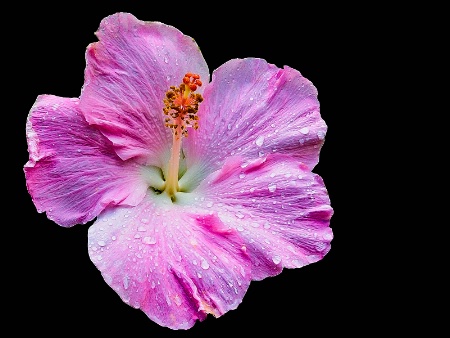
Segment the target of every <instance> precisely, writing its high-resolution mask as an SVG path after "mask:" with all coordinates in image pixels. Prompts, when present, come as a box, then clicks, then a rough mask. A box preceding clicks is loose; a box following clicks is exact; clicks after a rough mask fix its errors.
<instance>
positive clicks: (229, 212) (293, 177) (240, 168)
mask: <svg viewBox="0 0 450 338" xmlns="http://www.w3.org/2000/svg"><path fill="white" fill-rule="evenodd" d="M193 194H195V196H196V197H195V198H194V199H195V200H196V201H197V206H198V207H199V208H204V209H206V210H210V211H211V212H212V213H213V214H217V216H218V217H219V218H220V220H221V221H222V222H223V223H224V224H226V225H227V226H228V227H230V228H232V229H236V230H237V231H238V232H239V233H240V235H241V236H242V238H243V239H244V242H245V246H246V248H247V252H248V254H249V255H250V257H251V259H252V264H253V267H252V278H253V279H254V280H259V279H263V278H265V277H267V276H273V275H276V274H278V273H280V271H281V270H282V268H283V267H287V268H298V267H302V266H304V265H307V264H310V263H312V262H316V261H318V260H320V259H322V258H323V257H324V256H325V254H326V253H327V252H328V251H329V250H330V242H331V240H332V238H333V234H332V230H331V228H330V227H329V223H330V218H331V216H332V214H333V209H332V207H331V206H330V199H329V196H328V193H327V190H326V188H325V186H324V184H323V181H322V179H321V177H320V176H318V175H316V174H314V173H311V172H310V171H309V170H308V168H307V166H306V165H304V164H302V163H299V162H298V161H297V160H296V159H295V158H293V157H290V156H286V155H280V154H273V155H269V156H267V158H266V157H264V158H260V159H257V160H254V161H252V162H243V161H242V160H240V159H239V158H230V159H229V160H228V161H227V163H226V165H225V166H224V167H223V168H222V169H221V170H220V171H218V172H216V173H214V174H212V175H210V176H208V177H207V178H206V179H205V180H204V181H203V182H202V184H200V186H199V187H198V188H197V189H196V190H194V192H193Z"/></svg>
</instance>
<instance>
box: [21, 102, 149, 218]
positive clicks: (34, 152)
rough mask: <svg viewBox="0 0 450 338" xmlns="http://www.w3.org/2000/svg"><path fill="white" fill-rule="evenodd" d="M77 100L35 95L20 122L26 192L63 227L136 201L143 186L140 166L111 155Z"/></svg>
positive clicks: (138, 200)
mask: <svg viewBox="0 0 450 338" xmlns="http://www.w3.org/2000/svg"><path fill="white" fill-rule="evenodd" d="M78 103H79V100H78V99H77V98H71V99H69V98H62V97H57V96H51V95H41V96H39V97H38V98H37V100H36V102H35V104H34V105H33V107H32V108H31V111H30V113H29V115H28V120H27V125H26V132H27V142H28V152H29V161H28V162H27V163H26V164H25V166H24V171H25V176H26V183H27V188H28V191H29V193H30V195H31V197H32V199H33V202H34V204H35V206H36V208H37V210H38V211H39V212H44V211H45V212H46V213H47V217H48V218H49V219H51V220H53V221H55V222H56V223H58V224H59V225H62V226H65V227H69V226H73V225H75V224H77V223H86V222H87V221H90V220H92V219H93V218H94V217H96V216H97V215H98V214H99V213H100V212H101V211H102V210H103V209H105V208H106V207H108V206H109V205H114V204H127V205H136V204H138V203H139V202H140V200H142V198H143V197H144V195H145V192H146V190H147V184H146V183H145V181H144V178H143V175H141V170H142V169H141V167H140V166H138V165H137V164H135V163H133V162H130V161H128V162H124V161H122V160H121V159H120V158H119V157H118V156H117V155H116V153H115V152H114V150H113V147H112V145H111V143H110V142H109V141H108V140H107V139H106V138H105V137H104V136H103V135H102V134H101V133H100V132H98V131H97V130H96V129H95V128H94V127H92V126H89V125H88V123H87V122H86V121H85V120H84V118H83V115H82V114H81V113H80V112H79V110H78Z"/></svg>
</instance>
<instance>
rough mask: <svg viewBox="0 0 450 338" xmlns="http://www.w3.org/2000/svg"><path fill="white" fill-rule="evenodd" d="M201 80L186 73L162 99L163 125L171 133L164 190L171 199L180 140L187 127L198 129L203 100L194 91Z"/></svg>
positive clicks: (176, 174) (178, 161)
mask: <svg viewBox="0 0 450 338" xmlns="http://www.w3.org/2000/svg"><path fill="white" fill-rule="evenodd" d="M201 85H202V82H201V81H200V76H199V75H197V74H192V73H186V75H185V76H184V78H183V83H181V84H180V85H179V86H178V87H175V86H171V87H170V89H169V90H168V91H167V93H166V97H165V99H164V108H163V112H164V115H166V118H165V120H164V123H165V126H166V127H168V128H170V129H171V130H172V133H173V144H172V152H171V155H170V160H169V170H168V173H167V179H166V184H165V188H164V191H165V192H166V193H167V194H168V195H169V196H170V198H171V199H172V200H174V199H175V193H177V192H178V191H180V190H179V186H178V179H179V177H178V174H179V168H180V150H181V140H182V138H183V137H187V136H188V128H194V129H195V130H197V129H198V122H197V121H198V116H197V111H198V105H199V103H201V102H202V101H203V97H202V95H201V94H198V93H194V92H195V91H196V90H197V87H200V86H201Z"/></svg>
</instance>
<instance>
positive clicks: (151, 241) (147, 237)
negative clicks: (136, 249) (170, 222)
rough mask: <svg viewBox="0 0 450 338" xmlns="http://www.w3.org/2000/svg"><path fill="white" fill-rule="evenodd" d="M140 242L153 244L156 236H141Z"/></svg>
mask: <svg viewBox="0 0 450 338" xmlns="http://www.w3.org/2000/svg"><path fill="white" fill-rule="evenodd" d="M142 243H145V244H155V243H156V238H155V237H150V236H146V237H144V238H142Z"/></svg>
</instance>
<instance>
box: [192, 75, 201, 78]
mask: <svg viewBox="0 0 450 338" xmlns="http://www.w3.org/2000/svg"><path fill="white" fill-rule="evenodd" d="M192 77H193V78H194V79H200V75H198V74H192Z"/></svg>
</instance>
